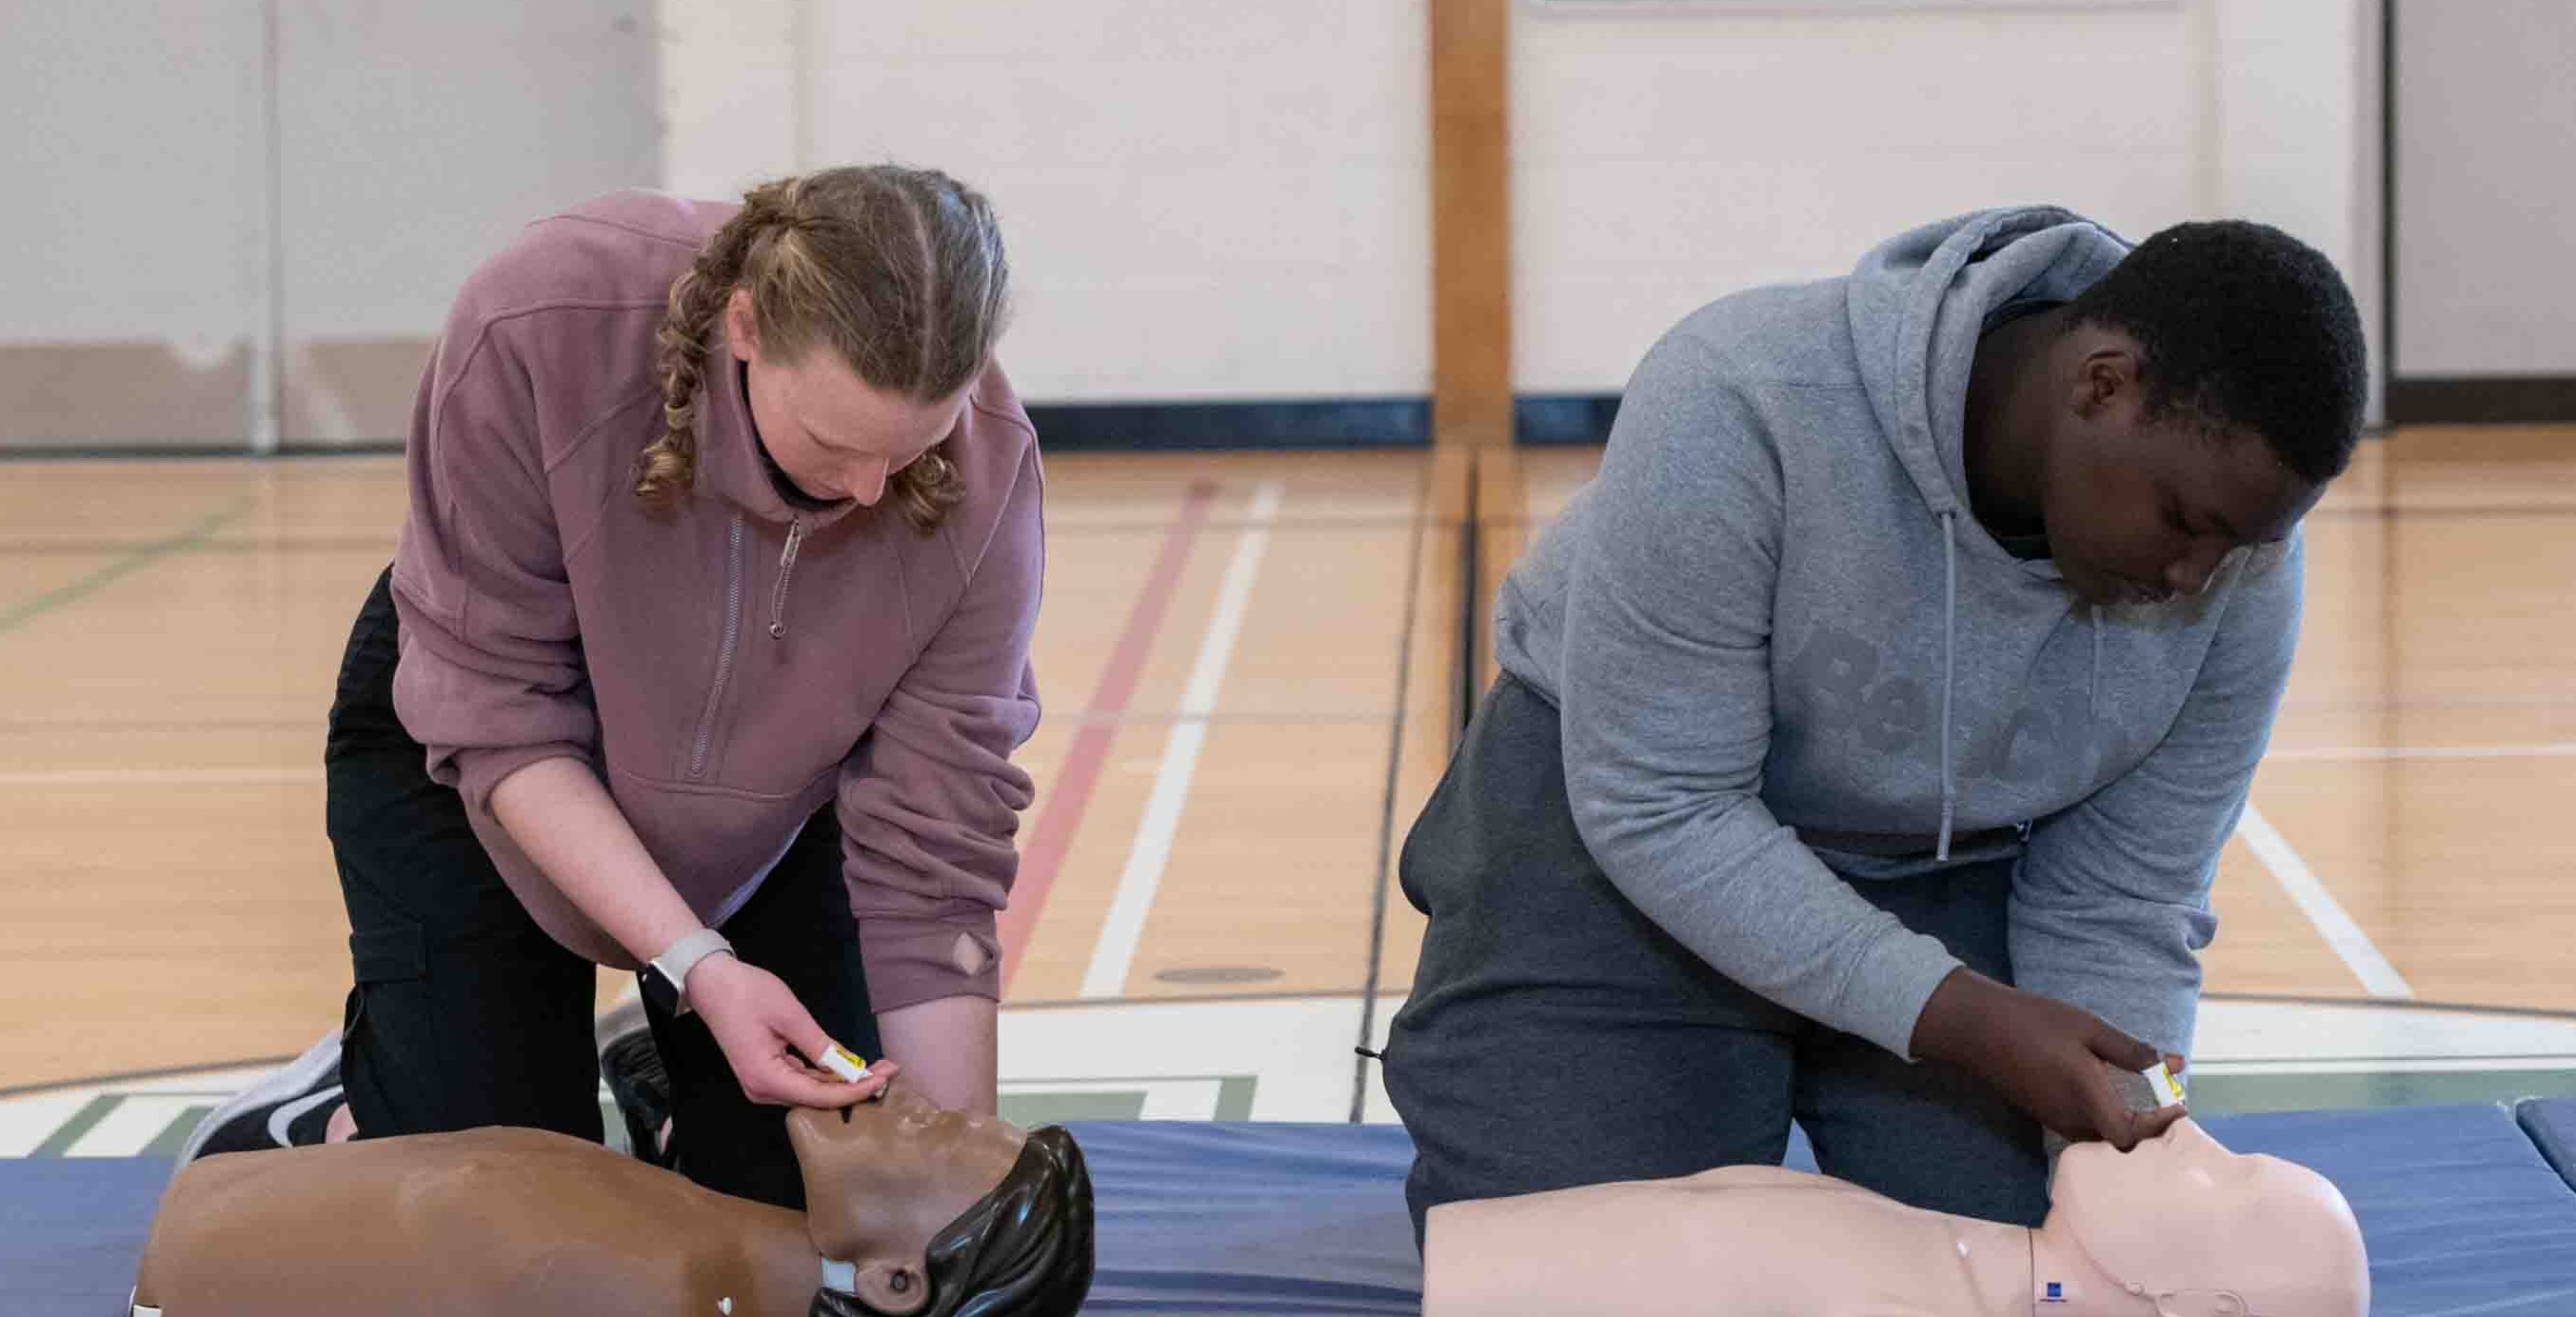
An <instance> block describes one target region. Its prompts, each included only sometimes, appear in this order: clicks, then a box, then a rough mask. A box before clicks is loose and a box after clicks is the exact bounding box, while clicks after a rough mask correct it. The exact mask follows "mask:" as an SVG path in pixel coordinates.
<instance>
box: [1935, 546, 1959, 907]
mask: <svg viewBox="0 0 2576 1317" xmlns="http://www.w3.org/2000/svg"><path fill="white" fill-rule="evenodd" d="M1958 628H1959V513H1958V510H1957V509H1955V508H1949V509H1944V510H1943V511H1942V513H1941V840H1940V843H1939V844H1938V845H1937V846H1935V847H1934V848H1933V851H1932V858H1933V859H1934V860H1935V861H1938V862H1941V863H1945V864H1946V863H1948V862H1949V859H1950V824H1951V823H1952V821H1954V820H1955V819H1956V818H1957V817H1958V808H1959V805H1958V794H1957V786H1956V783H1955V782H1954V780H1953V779H1952V778H1951V776H1950V687H1951V686H1952V684H1953V683H1954V682H1955V680H1956V673H1957V668H1958V655H1959V635H1958Z"/></svg>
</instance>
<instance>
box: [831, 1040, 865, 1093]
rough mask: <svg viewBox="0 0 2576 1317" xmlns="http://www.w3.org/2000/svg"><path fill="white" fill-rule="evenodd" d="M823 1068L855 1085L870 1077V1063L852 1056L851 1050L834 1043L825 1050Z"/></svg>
mask: <svg viewBox="0 0 2576 1317" xmlns="http://www.w3.org/2000/svg"><path fill="white" fill-rule="evenodd" d="M821 1061H822V1065H823V1068H824V1069H826V1070H829V1071H831V1072H832V1073H833V1074H836V1075H839V1076H840V1077H841V1078H842V1080H843V1081H844V1082H846V1083H852V1084H855V1083H857V1082H859V1081H860V1080H862V1079H865V1078H867V1077H868V1063H867V1062H865V1061H862V1060H860V1059H859V1058H857V1057H855V1056H853V1055H851V1054H850V1052H849V1049H847V1048H845V1047H843V1046H841V1045H840V1044H839V1043H834V1044H832V1045H831V1046H829V1047H826V1048H824V1049H823V1055H822V1057H821Z"/></svg>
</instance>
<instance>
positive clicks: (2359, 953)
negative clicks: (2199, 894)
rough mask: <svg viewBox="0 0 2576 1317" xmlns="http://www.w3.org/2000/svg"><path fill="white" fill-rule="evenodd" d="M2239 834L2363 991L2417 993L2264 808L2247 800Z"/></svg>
mask: <svg viewBox="0 0 2576 1317" xmlns="http://www.w3.org/2000/svg"><path fill="white" fill-rule="evenodd" d="M2236 835H2237V836H2239V837H2242V838H2244V839H2245V845H2246V846H2247V847H2248V848H2250V849H2251V850H2252V851H2253V852H2254V857H2255V858H2256V859H2259V860H2261V861H2262V862H2263V867H2264V868H2266V869H2269V870H2271V871H2272V877H2273V878H2274V880H2276V881H2278V882H2279V883H2280V884H2281V890H2282V891H2284V892H2287V893H2289V894H2290V899H2291V900H2292V901H2294V902H2296V903H2298V907H2299V910H2300V911H2301V912H2302V913H2304V914H2306V915H2307V917H2308V922H2309V923H2311V924H2314V925H2316V926H2317V932H2318V933H2319V934H2321V935H2322V936H2324V938H2325V940H2326V945H2327V946H2330V947H2333V948H2334V953H2335V954H2336V955H2338V956H2341V957H2342V958H2343V963H2344V967H2345V968H2347V969H2349V970H2351V971H2352V976H2353V977H2354V978H2357V979H2359V980H2361V986H2362V990H2363V991H2365V992H2368V993H2369V994H2370V995H2371V996H2373V997H2412V996H2414V995H2415V989H2414V988H2412V987H2409V986H2408V985H2407V982H2406V978H2405V976H2404V975H2401V974H2399V973H2398V972H2397V967H2396V966H2394V965H2391V964H2389V963H2388V957H2386V956H2383V955H2381V954H2379V948H2378V947H2376V946H2373V945H2371V941H2370V936H2369V935H2368V934H2366V933H2364V932H2362V931H2361V925H2359V924H2356V923H2354V922H2352V916H2351V915H2349V914H2346V913H2344V908H2343V907H2342V906H2341V905H2339V904H2337V903H2336V901H2335V899H2334V895H2333V894H2332V893H2330V892H2328V891H2327V890H2326V885H2325V884H2324V883H2322V882H2319V881H2318V880H2317V875H2316V874H2315V873H2314V872H2313V871H2311V870H2310V869H2309V868H2308V862H2307V861H2305V860H2302V859H2300V858H2299V853H2298V852H2297V851H2295V850H2292V849H2290V843H2289V842H2288V841H2287V840H2286V839H2284V838H2283V837H2282V836H2281V833H2280V831H2279V830H2278V829H2276V828H2274V827H2273V826H2272V821H2271V820H2269V819H2267V818H2264V817H2263V812H2262V811H2261V810H2258V809H2256V808H2254V802H2253V801H2250V800H2249V801H2247V802H2245V816H2244V817H2243V818H2241V819H2238V820H2237V821H2236Z"/></svg>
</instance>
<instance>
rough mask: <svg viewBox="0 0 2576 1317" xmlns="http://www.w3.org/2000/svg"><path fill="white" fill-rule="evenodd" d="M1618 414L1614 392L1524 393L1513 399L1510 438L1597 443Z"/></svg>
mask: <svg viewBox="0 0 2576 1317" xmlns="http://www.w3.org/2000/svg"><path fill="white" fill-rule="evenodd" d="M1618 416H1619V395H1618V394H1615V393H1525V394H1522V395H1521V396H1520V397H1518V398H1515V399H1513V400H1512V439H1513V441H1514V442H1517V443H1524V444H1597V443H1600V442H1602V441H1603V440H1605V439H1608V438H1609V437H1610V423H1611V422H1612V421H1614V420H1616V419H1618Z"/></svg>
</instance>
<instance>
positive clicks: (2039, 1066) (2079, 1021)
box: [1913, 968, 2183, 1152]
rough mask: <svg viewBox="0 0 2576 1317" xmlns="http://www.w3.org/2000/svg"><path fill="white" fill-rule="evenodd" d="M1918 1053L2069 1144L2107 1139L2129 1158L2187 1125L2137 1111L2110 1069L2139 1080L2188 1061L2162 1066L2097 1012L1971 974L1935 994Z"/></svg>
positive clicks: (1918, 1031) (2174, 1114) (2168, 1115)
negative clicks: (2144, 1143) (2154, 1069)
mask: <svg viewBox="0 0 2576 1317" xmlns="http://www.w3.org/2000/svg"><path fill="white" fill-rule="evenodd" d="M1913 1047H1914V1054H1915V1055H1916V1056H1919V1057H1923V1058H1926V1059H1929V1060H1934V1061H1941V1062H1944V1063H1946V1064H1949V1065H1954V1066H1957V1067H1959V1068H1960V1069H1963V1070H1966V1071H1967V1072H1968V1073H1970V1074H1972V1075H1974V1076H1976V1077H1977V1078H1978V1079H1980V1080H1982V1081H1984V1082H1985V1083H1986V1084H1987V1085H1988V1086H1989V1087H1991V1088H1993V1089H1994V1090H1995V1091H1996V1092H1998V1093H2001V1094H2002V1095H2003V1097H2004V1100H2005V1101H2007V1102H2010V1103H2012V1104H2013V1105H2014V1106H2016V1107H2019V1108H2020V1109H2021V1110H2022V1111H2024V1112H2026V1113H2028V1114H2029V1116H2030V1117H2031V1119H2033V1120H2036V1121H2038V1122H2039V1123H2040V1124H2041V1125H2044V1126H2046V1127H2048V1128H2049V1129H2051V1130H2054V1131H2056V1132H2057V1133H2058V1134H2059V1135H2061V1136H2063V1137H2065V1138H2067V1139H2069V1140H2073V1141H2077V1142H2081V1141H2084V1140H2088V1139H2102V1140H2105V1141H2107V1142H2109V1143H2110V1144H2111V1146H2112V1147H2115V1148H2118V1149H2119V1150H2120V1151H2122V1152H2127V1151H2128V1150H2130V1149H2131V1148H2134V1147H2136V1146H2138V1142H2139V1140H2141V1139H2151V1138H2154V1137H2155V1136H2157V1135H2159V1134H2162V1133H2164V1132H2165V1129H2166V1127H2168V1126H2170V1125H2172V1124H2173V1123H2174V1122H2175V1121H2176V1120H2179V1119H2181V1118H2182V1115H2183V1108H2181V1107H2165V1108H2162V1109H2161V1110H2157V1111H2131V1110H2130V1109H2129V1104H2128V1103H2127V1102H2126V1101H2125V1100H2124V1099H2122V1097H2121V1095H2120V1090H2119V1089H2118V1088H2117V1087H2116V1086H2114V1085H2113V1083H2112V1080H2111V1074H2110V1071H2109V1069H2107V1067H2111V1066H2116V1067H2118V1068H2120V1069H2122V1070H2128V1071H2139V1070H2144V1069H2146V1068H2147V1067H2149V1066H2152V1065H2154V1064H2155V1063H2156V1062H2157V1061H2158V1060H2159V1059H2164V1060H2167V1061H2169V1062H2170V1061H2176V1060H2179V1059H2180V1058H2178V1057H2164V1058H2160V1057H2159V1056H2158V1054H2157V1052H2156V1049H2154V1048H2152V1047H2149V1046H2148V1045H2146V1044H2145V1043H2142V1042H2139V1041H2138V1040H2137V1039H2135V1038H2132V1037H2130V1036H2128V1035H2127V1034H2124V1033H2122V1032H2120V1031H2119V1030H2117V1029H2114V1028H2112V1027H2111V1026H2110V1025H2108V1024H2105V1023H2103V1021H2102V1020H2101V1018H2100V1017H2099V1016H2096V1015H2094V1014H2093V1013H2092V1012H2090V1011H2087V1010H2083V1009H2081V1008H2079V1007H2074V1006H2069V1005H2067V1004H2066V1003H2064V1002H2060V1001H2055V1000H2052V999H2050V998H2047V997H2042V996H2040V995H2038V994H2037V993H2029V992H2022V991H2019V990H2017V989H2014V988H2009V987H2006V986H2004V985H2003V984H2000V983H1997V982H1995V981H1994V980H1993V979H1990V978H1987V977H1986V976H1984V975H1982V974H1979V973H1976V972H1975V971H1973V970H1969V969H1965V968H1961V969H1955V970H1952V971H1950V976H1949V977H1948V978H1945V979H1943V980H1941V986H1939V987H1937V988H1935V989H1933V990H1932V996H1931V999H1930V1000H1928V1001H1926V1002H1924V1004H1923V1014H1922V1017H1921V1018H1920V1019H1918V1020H1916V1021H1915V1024H1914V1039H1913ZM2178 1068H2179V1067H2177V1069H2178Z"/></svg>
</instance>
